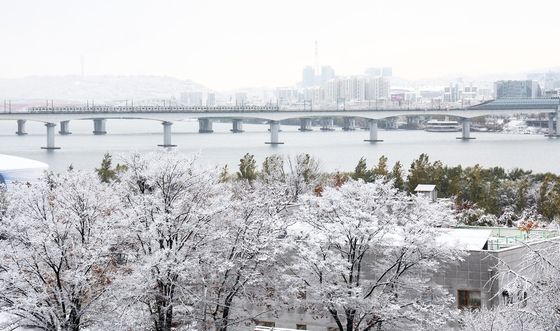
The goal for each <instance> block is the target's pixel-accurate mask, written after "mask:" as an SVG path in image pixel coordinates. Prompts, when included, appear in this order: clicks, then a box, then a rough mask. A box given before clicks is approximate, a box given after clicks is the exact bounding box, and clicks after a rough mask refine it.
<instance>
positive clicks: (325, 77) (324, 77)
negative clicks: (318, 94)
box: [321, 66, 335, 85]
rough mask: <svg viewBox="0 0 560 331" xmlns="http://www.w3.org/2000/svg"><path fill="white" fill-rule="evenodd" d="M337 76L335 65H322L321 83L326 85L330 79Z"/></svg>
mask: <svg viewBox="0 0 560 331" xmlns="http://www.w3.org/2000/svg"><path fill="white" fill-rule="evenodd" d="M334 78H335V72H334V69H333V67H331V66H322V67H321V85H324V84H325V83H327V82H328V81H329V80H331V79H334Z"/></svg>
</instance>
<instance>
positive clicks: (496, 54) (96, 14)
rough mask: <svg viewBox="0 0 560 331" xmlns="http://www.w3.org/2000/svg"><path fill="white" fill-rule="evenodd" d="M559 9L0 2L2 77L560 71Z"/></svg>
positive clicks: (376, 2)
mask: <svg viewBox="0 0 560 331" xmlns="http://www.w3.org/2000/svg"><path fill="white" fill-rule="evenodd" d="M559 12H560V1H558V0H532V1H521V0H461V1H457V0H423V1H419V0H344V1H343V0H338V1H331V0H204V1H203V0H157V1H156V0H1V1H0V41H1V43H2V44H1V46H0V77H2V78H5V77H21V76H27V75H45V74H56V75H58V74H79V73H80V57H81V56H82V55H83V56H84V58H85V72H86V74H96V75H97V74H124V75H133V74H153V75H169V76H174V77H178V78H189V79H192V80H194V81H196V82H199V83H202V84H205V85H207V86H208V87H211V88H215V89H226V88H235V87H247V86H282V85H291V84H294V83H295V82H296V81H298V80H299V79H300V76H301V69H302V67H303V66H304V65H306V64H313V63H314V41H315V40H318V42H319V63H320V64H330V65H332V66H333V67H334V68H335V69H336V71H337V73H340V74H357V73H362V72H363V70H364V69H365V68H367V67H371V66H392V67H393V68H394V74H395V75H398V76H400V77H404V78H409V79H420V78H430V77H437V76H441V75H445V74H455V73H458V74H468V75H478V74H485V73H496V72H498V73H499V72H520V71H526V70H531V69H535V68H547V67H551V66H557V65H559V64H560V42H559V41H558V37H559V33H560V25H559V24H558V18H557V15H558V13H559Z"/></svg>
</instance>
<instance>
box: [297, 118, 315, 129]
mask: <svg viewBox="0 0 560 331" xmlns="http://www.w3.org/2000/svg"><path fill="white" fill-rule="evenodd" d="M298 130H299V131H301V132H308V131H313V129H312V128H311V119H310V118H302V119H300V120H299V129H298Z"/></svg>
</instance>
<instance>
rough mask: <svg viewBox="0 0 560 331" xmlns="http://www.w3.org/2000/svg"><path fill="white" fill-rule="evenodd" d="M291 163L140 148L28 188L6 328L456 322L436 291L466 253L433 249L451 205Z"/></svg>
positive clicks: (16, 204)
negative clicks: (285, 318)
mask: <svg viewBox="0 0 560 331" xmlns="http://www.w3.org/2000/svg"><path fill="white" fill-rule="evenodd" d="M285 161H286V160H284V159H283V158H282V157H279V156H271V157H268V158H267V159H266V160H265V161H264V163H263V165H262V167H261V169H260V170H259V169H257V166H256V162H255V161H254V158H253V157H252V156H251V155H246V156H245V157H244V158H243V159H242V160H241V162H240V167H239V171H238V172H236V173H235V174H230V173H229V172H228V171H227V169H205V168H201V167H199V166H198V165H197V164H196V160H195V159H193V158H189V157H186V156H182V155H179V154H174V153H166V152H161V153H156V154H151V155H147V156H142V155H140V154H132V155H130V156H128V157H126V158H125V159H124V160H123V161H122V163H121V165H120V166H118V167H117V168H114V167H112V165H111V160H110V157H107V158H106V159H105V160H104V164H103V165H102V167H101V168H99V169H97V170H98V171H97V174H95V173H92V172H87V171H78V170H73V169H69V170H68V171H66V172H64V173H60V174H54V173H49V174H47V175H45V176H44V177H43V178H42V179H41V180H40V181H38V182H35V183H32V184H16V185H14V186H13V187H12V188H10V190H8V191H7V192H4V193H3V194H2V199H0V201H1V207H2V208H1V209H0V210H1V213H0V312H4V313H7V314H9V315H8V316H9V320H8V321H6V322H5V323H4V324H3V325H1V327H0V329H5V330H13V329H16V328H19V327H27V328H38V329H41V330H52V331H55V330H56V331H59V330H72V331H78V330H83V329H88V330H106V329H111V330H115V329H119V330H156V331H170V330H210V329H212V330H220V331H225V330H229V329H232V328H242V329H243V328H247V326H248V325H251V324H254V323H255V322H256V321H258V320H265V319H272V318H273V317H270V316H274V314H276V313H279V312H289V311H293V309H300V310H303V311H305V312H306V314H307V315H306V316H307V319H308V321H309V322H312V321H314V320H323V322H324V323H328V322H329V320H330V319H332V320H333V321H334V325H332V326H335V327H336V328H337V329H338V330H340V331H358V330H376V329H383V328H393V329H395V328H404V327H407V328H412V329H422V330H425V329H440V328H442V327H443V326H444V325H446V323H448V322H449V321H450V320H454V319H455V318H456V316H455V315H454V313H455V311H454V310H453V309H450V308H449V307H450V306H451V305H450V303H451V300H452V298H451V297H450V296H449V294H448V293H446V292H445V291H444V290H443V289H441V288H439V287H437V286H435V285H434V284H431V283H430V282H429V278H430V275H431V274H432V273H434V272H437V271H438V269H439V268H441V266H442V265H446V264H449V263H454V262H455V261H457V260H459V259H460V258H461V256H462V253H460V252H458V251H456V250H454V249H453V248H452V247H447V246H444V245H441V244H438V242H437V241H436V240H433V239H434V237H435V236H437V229H436V227H435V226H446V225H448V224H449V223H452V222H453V215H452V214H451V211H450V210H449V208H447V207H445V206H442V205H440V204H437V203H436V204H432V203H429V202H427V201H425V200H423V199H419V198H416V197H411V196H408V195H407V194H406V193H405V192H403V191H400V190H398V189H396V188H395V187H394V181H385V180H381V179H380V180H376V181H373V182H368V183H366V182H364V181H362V180H354V179H351V178H345V177H344V176H341V175H340V174H338V175H334V176H328V175H321V174H320V172H319V170H318V165H317V162H316V160H314V159H313V158H312V157H310V156H309V155H299V156H297V157H295V158H293V159H289V160H287V161H286V162H287V164H284V162H285ZM271 314H272V315H271Z"/></svg>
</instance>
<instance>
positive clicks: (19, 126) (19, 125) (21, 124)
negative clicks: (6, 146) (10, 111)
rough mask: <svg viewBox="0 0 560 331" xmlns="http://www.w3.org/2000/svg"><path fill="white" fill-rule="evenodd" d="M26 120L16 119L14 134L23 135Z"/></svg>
mask: <svg viewBox="0 0 560 331" xmlns="http://www.w3.org/2000/svg"><path fill="white" fill-rule="evenodd" d="M26 122H27V121H26V120H17V131H16V134H17V135H18V136H25V135H26V134H27V132H25V123H26Z"/></svg>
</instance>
